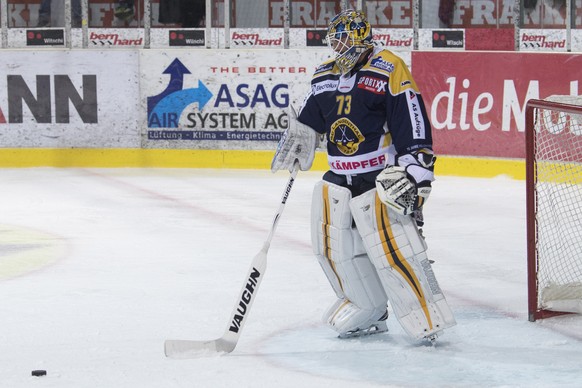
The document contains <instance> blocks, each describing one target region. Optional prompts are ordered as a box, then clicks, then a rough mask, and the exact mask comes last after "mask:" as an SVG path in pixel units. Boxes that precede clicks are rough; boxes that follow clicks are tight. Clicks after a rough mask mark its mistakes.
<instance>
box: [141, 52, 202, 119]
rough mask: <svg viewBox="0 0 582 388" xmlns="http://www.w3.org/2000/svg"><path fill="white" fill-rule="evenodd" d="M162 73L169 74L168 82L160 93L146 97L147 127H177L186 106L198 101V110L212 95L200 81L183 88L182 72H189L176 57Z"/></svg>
mask: <svg viewBox="0 0 582 388" xmlns="http://www.w3.org/2000/svg"><path fill="white" fill-rule="evenodd" d="M163 74H170V82H168V86H167V87H166V89H165V90H164V91H163V92H162V93H160V94H158V95H157V96H152V97H148V128H178V121H179V120H180V116H181V115H182V112H183V111H184V109H186V107H188V106H189V105H191V104H193V103H198V110H202V108H204V106H205V105H206V104H207V103H208V101H210V98H211V97H212V93H211V92H210V90H208V88H207V87H206V86H204V84H203V83H202V82H201V81H198V87H197V88H190V89H183V87H184V74H191V73H190V70H188V69H187V68H186V66H184V65H183V64H182V62H180V60H178V58H176V59H174V61H173V62H172V63H171V64H170V66H168V67H167V69H166V70H164V73H163Z"/></svg>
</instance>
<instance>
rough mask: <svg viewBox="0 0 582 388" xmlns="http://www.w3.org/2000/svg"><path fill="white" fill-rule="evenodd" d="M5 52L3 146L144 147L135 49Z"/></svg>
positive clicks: (0, 99) (0, 102) (0, 97)
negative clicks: (140, 142)
mask: <svg viewBox="0 0 582 388" xmlns="http://www.w3.org/2000/svg"><path fill="white" fill-rule="evenodd" d="M5 54H6V55H0V144H1V147H6V148H10V147H14V148H20V147H22V148H27V147H38V148H73V147H79V148H80V147H85V148H121V147H123V148H126V147H139V130H138V127H137V121H138V117H139V112H138V108H139V102H138V101H137V99H136V98H135V97H136V96H138V93H139V91H138V90H139V85H138V76H137V69H138V59H139V58H138V55H137V53H136V52H132V51H115V52H114V51H101V52H98V51H80V50H79V51H75V50H67V51H37V52H34V51H10V52H8V53H5Z"/></svg>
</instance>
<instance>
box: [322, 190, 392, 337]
mask: <svg viewBox="0 0 582 388" xmlns="http://www.w3.org/2000/svg"><path fill="white" fill-rule="evenodd" d="M350 199H351V193H350V191H349V190H348V189H346V188H344V187H341V186H337V185H334V184H331V183H329V182H323V181H322V182H319V183H317V184H316V185H315V188H314V191H313V201H312V209H311V210H312V212H311V214H312V228H311V237H312V244H313V251H314V253H315V255H316V257H317V259H318V261H319V263H320V265H321V267H322V268H323V271H324V273H325V275H326V276H327V278H328V280H329V282H330V284H331V286H332V287H333V289H334V291H335V292H336V295H337V297H338V300H342V301H349V302H351V303H350V304H353V305H354V306H355V308H350V309H346V308H345V307H346V306H347V304H346V306H344V307H342V308H341V309H340V310H341V312H342V313H341V314H339V313H340V310H337V309H338V308H339V307H340V305H341V304H342V303H339V304H338V305H337V306H336V307H335V308H334V307H333V306H332V308H330V309H329V310H328V312H327V313H326V315H325V316H324V320H325V321H326V322H328V323H329V324H330V325H331V326H332V327H333V328H334V330H336V331H338V332H340V333H342V332H346V331H349V330H355V329H358V328H362V327H361V326H363V325H365V324H367V323H368V322H370V321H375V320H377V319H378V318H379V317H381V316H382V315H383V314H384V313H385V312H386V307H387V297H386V293H385V292H384V288H383V287H382V283H381V282H380V279H379V278H378V274H377V273H376V270H375V268H374V266H373V264H372V263H371V262H370V260H369V258H368V256H367V255H366V254H365V252H364V251H358V250H360V249H361V248H363V244H362V242H361V237H360V235H359V233H358V232H357V231H356V230H355V229H354V228H353V227H352V220H353V219H352V215H351V213H350V207H349V202H350ZM334 305H335V304H334ZM349 311H351V313H348V312H349Z"/></svg>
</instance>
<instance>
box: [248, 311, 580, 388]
mask: <svg viewBox="0 0 582 388" xmlns="http://www.w3.org/2000/svg"><path fill="white" fill-rule="evenodd" d="M455 313H456V318H457V321H458V325H457V326H455V327H453V328H451V329H449V330H447V331H446V333H444V334H442V335H441V336H440V337H439V338H438V339H437V341H436V346H431V345H430V344H429V343H428V342H426V343H422V342H421V343H415V342H412V341H411V340H409V339H408V338H407V337H406V335H405V333H404V332H403V331H402V329H401V328H400V327H399V325H398V323H397V322H396V321H395V319H394V318H393V317H391V318H389V319H388V329H389V331H388V332H387V333H382V334H378V335H372V336H367V337H362V338H354V339H343V340H342V339H338V338H337V337H335V336H334V333H333V332H332V331H331V330H329V329H328V328H327V327H325V326H323V325H320V326H316V327H313V326H311V327H303V328H298V329H297V330H288V331H281V332H278V333H276V334H274V335H273V336H272V337H268V338H266V339H265V340H264V341H263V342H262V344H261V345H260V346H259V348H258V352H259V353H260V354H262V355H263V356H264V357H265V358H266V359H267V360H269V361H270V362H272V363H273V364H275V365H277V366H279V367H282V368H286V369H292V370H296V371H302V372H304V373H307V374H310V375H320V376H325V377H329V378H336V379H344V380H352V381H354V382H360V383H363V382H368V383H370V384H388V385H393V386H413V387H420V386H422V387H427V386H431V387H439V386H441V387H442V386H447V387H450V386H456V387H466V386H472V387H480V386H502V385H507V386H528V387H542V386H546V387H547V386H577V385H578V384H579V382H580V379H581V378H582V370H581V369H580V360H582V341H581V340H580V339H576V338H572V337H571V336H567V335H564V334H562V333H559V332H557V331H556V330H553V329H550V328H548V327H546V326H548V325H549V324H548V322H544V324H541V325H540V324H538V323H531V322H527V321H524V320H523V319H521V318H510V317H507V316H505V315H502V314H500V313H497V312H492V311H486V310H478V309H476V308H475V307H464V308H461V309H457V310H456V311H455ZM578 318H581V317H577V318H576V319H577V323H578V325H580V324H581V323H582V320H580V319H578ZM572 319H574V318H572ZM556 325H557V326H560V327H562V326H563V325H562V324H556Z"/></svg>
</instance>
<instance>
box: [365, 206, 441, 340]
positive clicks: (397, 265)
mask: <svg viewBox="0 0 582 388" xmlns="http://www.w3.org/2000/svg"><path fill="white" fill-rule="evenodd" d="M375 201H376V206H375V209H376V222H377V223H378V225H377V230H378V235H379V238H380V241H381V242H382V248H383V249H384V253H385V256H386V260H387V261H388V264H390V267H392V268H394V269H395V270H396V271H397V272H398V273H399V274H400V276H402V277H403V278H404V279H405V280H406V282H407V283H408V284H409V285H410V287H411V289H412V290H414V293H415V295H416V297H417V298H418V302H419V303H420V306H421V307H422V311H423V312H424V315H425V316H426V320H427V322H428V325H429V327H430V329H431V330H432V329H433V325H432V320H431V317H430V313H429V312H428V308H427V301H426V297H425V295H424V292H423V291H422V286H421V284H420V281H419V280H418V278H417V276H416V274H415V272H414V270H413V269H412V268H411V267H410V264H409V263H408V261H406V259H405V258H404V257H403V255H402V253H401V251H400V249H399V248H398V244H397V242H396V239H395V237H394V233H393V232H392V228H391V226H390V225H391V224H390V217H389V216H388V211H387V208H386V206H383V203H382V202H381V201H380V198H379V197H378V196H377V195H376V196H375Z"/></svg>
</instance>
